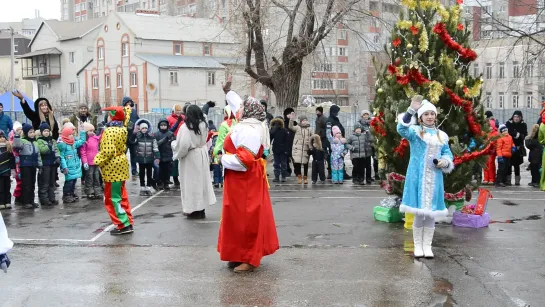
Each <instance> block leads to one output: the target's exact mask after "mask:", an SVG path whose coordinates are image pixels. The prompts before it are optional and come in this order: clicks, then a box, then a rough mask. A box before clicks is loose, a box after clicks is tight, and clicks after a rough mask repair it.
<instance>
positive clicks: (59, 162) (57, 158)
mask: <svg viewBox="0 0 545 307" xmlns="http://www.w3.org/2000/svg"><path fill="white" fill-rule="evenodd" d="M54 163H55V166H59V165H61V158H59V157H56V158H55V162H54Z"/></svg>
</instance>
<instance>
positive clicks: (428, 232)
mask: <svg viewBox="0 0 545 307" xmlns="http://www.w3.org/2000/svg"><path fill="white" fill-rule="evenodd" d="M434 232H435V228H427V227H424V242H423V247H424V257H426V258H433V252H432V251H431V243H432V241H433V233H434Z"/></svg>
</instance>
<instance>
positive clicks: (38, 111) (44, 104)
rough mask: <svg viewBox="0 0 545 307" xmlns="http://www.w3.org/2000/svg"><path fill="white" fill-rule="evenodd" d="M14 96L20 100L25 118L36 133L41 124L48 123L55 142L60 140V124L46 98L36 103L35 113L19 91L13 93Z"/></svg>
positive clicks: (37, 100)
mask: <svg viewBox="0 0 545 307" xmlns="http://www.w3.org/2000/svg"><path fill="white" fill-rule="evenodd" d="M12 94H13V96H15V97H17V98H19V101H20V103H21V108H23V112H24V113H25V116H26V117H27V118H28V120H30V121H31V122H32V128H33V129H34V130H35V131H36V130H39V129H40V124H41V123H42V122H46V123H48V124H49V127H52V128H51V136H52V137H53V139H54V140H56V139H58V138H59V124H58V123H57V121H56V120H55V115H54V114H53V108H52V107H51V104H50V103H49V100H47V99H46V98H38V99H36V101H34V111H33V110H32V109H31V108H30V106H29V105H28V103H27V101H26V100H25V98H24V97H23V94H21V93H20V92H19V91H15V92H13V93H12Z"/></svg>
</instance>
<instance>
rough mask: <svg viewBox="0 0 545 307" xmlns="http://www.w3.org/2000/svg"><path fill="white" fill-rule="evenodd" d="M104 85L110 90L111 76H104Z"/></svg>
mask: <svg viewBox="0 0 545 307" xmlns="http://www.w3.org/2000/svg"><path fill="white" fill-rule="evenodd" d="M104 85H105V86H104V87H105V88H110V75H105V76H104Z"/></svg>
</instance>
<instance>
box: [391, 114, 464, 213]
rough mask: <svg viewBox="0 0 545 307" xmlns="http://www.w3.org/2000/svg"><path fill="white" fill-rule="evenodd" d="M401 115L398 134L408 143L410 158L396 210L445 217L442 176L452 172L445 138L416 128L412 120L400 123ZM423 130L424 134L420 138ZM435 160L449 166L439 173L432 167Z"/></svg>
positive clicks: (450, 158) (436, 132)
mask: <svg viewBox="0 0 545 307" xmlns="http://www.w3.org/2000/svg"><path fill="white" fill-rule="evenodd" d="M404 115H405V114H401V115H399V117H398V121H397V132H398V133H399V134H400V135H401V136H402V137H404V138H405V139H407V140H408V141H409V144H410V148H411V156H410V160H409V167H408V169H407V175H406V177H405V187H404V189H403V197H402V200H401V206H400V208H399V209H400V211H401V212H409V213H413V214H417V215H423V216H430V217H442V216H447V215H448V210H447V208H446V207H445V199H444V191H445V189H444V184H443V173H450V172H452V170H453V169H454V162H453V156H452V152H451V151H450V147H449V145H448V140H449V139H448V135H447V134H446V133H445V132H443V131H441V130H439V129H437V128H427V127H422V126H419V125H417V124H416V118H415V117H414V116H413V117H412V118H411V122H410V123H408V124H406V123H404V122H403V116H404ZM422 129H424V134H423V136H422V137H421V132H422ZM434 159H438V160H439V159H444V160H446V161H448V162H449V166H448V167H447V168H444V169H442V170H441V169H439V168H437V167H435V165H434V164H433V160H434Z"/></svg>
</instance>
